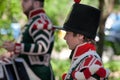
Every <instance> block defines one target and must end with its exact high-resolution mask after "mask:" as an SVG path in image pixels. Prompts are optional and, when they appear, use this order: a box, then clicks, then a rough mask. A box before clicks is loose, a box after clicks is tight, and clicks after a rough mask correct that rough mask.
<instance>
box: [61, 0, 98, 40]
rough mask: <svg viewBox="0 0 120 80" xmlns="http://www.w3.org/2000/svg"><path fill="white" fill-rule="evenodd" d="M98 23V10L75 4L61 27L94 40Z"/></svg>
mask: <svg viewBox="0 0 120 80" xmlns="http://www.w3.org/2000/svg"><path fill="white" fill-rule="evenodd" d="M99 21H100V11H99V10H98V9H96V8H94V7H91V6H88V5H84V4H79V3H77V2H76V3H75V4H74V5H73V7H72V10H71V13H70V14H69V16H68V18H67V20H66V22H65V23H64V25H63V29H64V30H66V31H72V32H74V33H80V34H83V35H84V36H86V37H87V38H89V39H94V38H95V36H96V32H97V28H98V25H99Z"/></svg>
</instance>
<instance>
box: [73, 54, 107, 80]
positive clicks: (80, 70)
mask: <svg viewBox="0 0 120 80" xmlns="http://www.w3.org/2000/svg"><path fill="white" fill-rule="evenodd" d="M94 74H97V75H98V76H99V77H100V78H106V77H107V76H108V74H109V71H108V70H107V69H105V68H104V67H103V66H102V63H101V61H100V60H99V59H97V58H96V57H95V56H92V55H90V56H89V57H88V58H86V59H85V60H84V61H83V63H82V64H81V65H79V67H77V69H75V70H74V71H73V72H72V78H73V79H75V80H87V79H89V78H90V77H92V75H94Z"/></svg>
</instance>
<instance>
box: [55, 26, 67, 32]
mask: <svg viewBox="0 0 120 80" xmlns="http://www.w3.org/2000/svg"><path fill="white" fill-rule="evenodd" d="M54 28H55V29H57V30H65V29H64V28H63V27H59V26H54ZM65 31H66V30H65Z"/></svg>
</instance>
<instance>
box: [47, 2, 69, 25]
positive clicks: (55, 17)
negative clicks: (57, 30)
mask: <svg viewBox="0 0 120 80" xmlns="http://www.w3.org/2000/svg"><path fill="white" fill-rule="evenodd" d="M70 2H71V1H70V0H46V1H45V10H46V12H47V14H48V15H49V17H50V18H51V20H52V22H53V23H54V25H60V23H62V24H63V21H64V19H65V16H66V14H67V11H68V10H69V9H70Z"/></svg>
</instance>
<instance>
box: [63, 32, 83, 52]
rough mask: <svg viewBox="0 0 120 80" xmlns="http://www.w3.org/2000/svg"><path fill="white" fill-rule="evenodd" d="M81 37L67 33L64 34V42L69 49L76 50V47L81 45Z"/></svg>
mask: <svg viewBox="0 0 120 80" xmlns="http://www.w3.org/2000/svg"><path fill="white" fill-rule="evenodd" d="M83 37H84V36H83V35H80V34H76V35H75V36H74V34H73V32H69V31H67V32H66V34H65V37H64V39H65V40H66V43H67V44H68V47H69V49H71V50H73V49H75V48H76V46H77V45H79V44H81V43H83V42H82V41H83Z"/></svg>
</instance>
